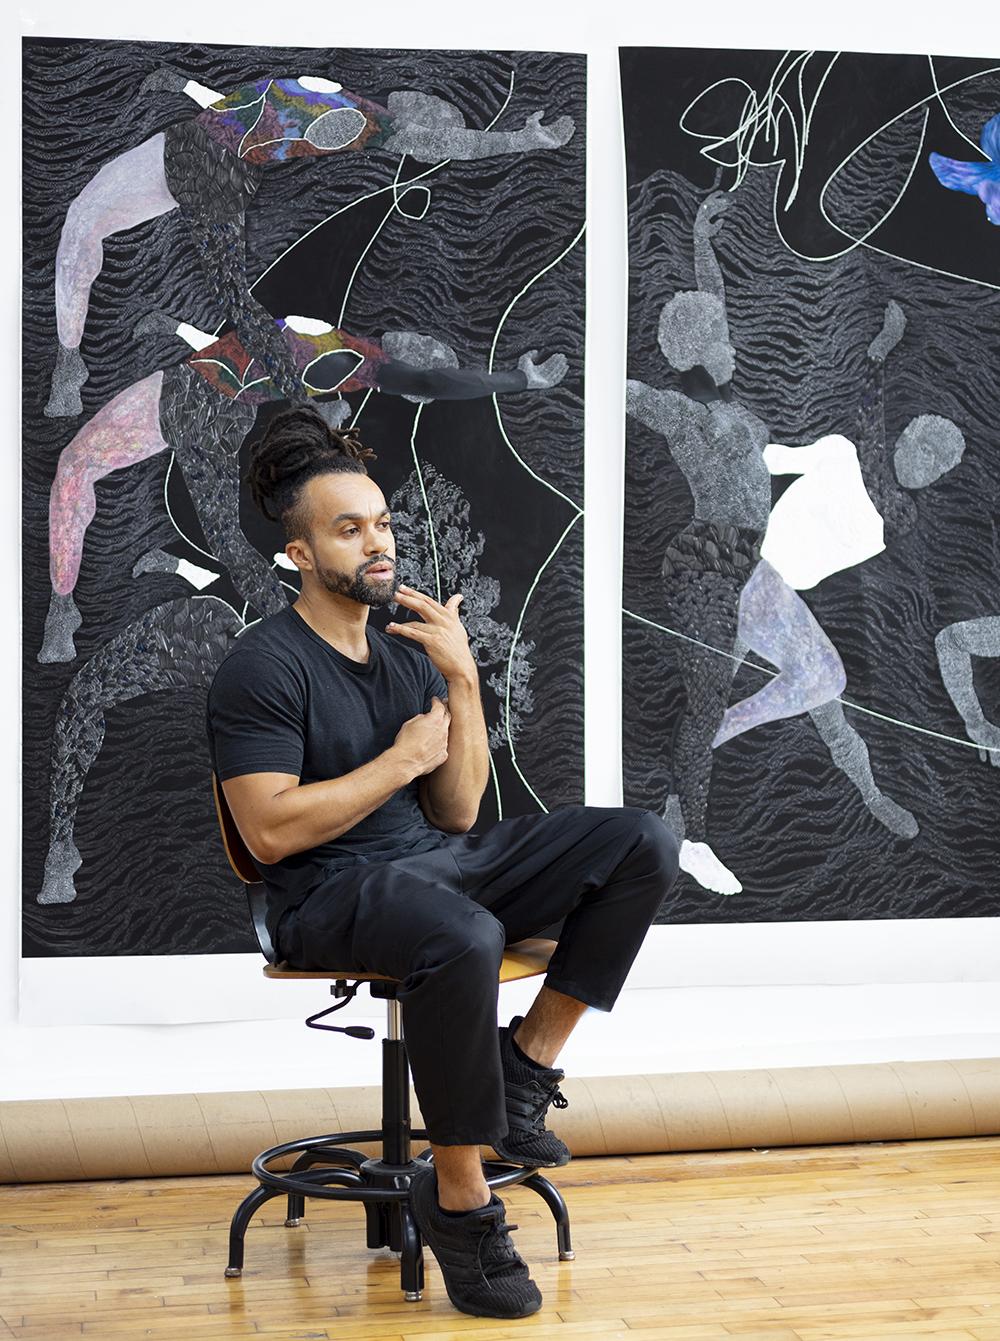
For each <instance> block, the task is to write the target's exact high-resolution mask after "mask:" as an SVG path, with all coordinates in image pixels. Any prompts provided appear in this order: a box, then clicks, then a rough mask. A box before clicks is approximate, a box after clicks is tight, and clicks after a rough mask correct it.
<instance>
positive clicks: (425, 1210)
mask: <svg viewBox="0 0 1000 1341" xmlns="http://www.w3.org/2000/svg"><path fill="white" fill-rule="evenodd" d="M435 1182H436V1179H431V1178H429V1177H426V1176H425V1177H423V1178H419V1179H418V1177H417V1176H416V1175H414V1177H413V1178H412V1179H411V1180H410V1207H411V1209H412V1211H413V1217H414V1219H415V1220H416V1222H417V1228H418V1229H419V1230H420V1233H421V1235H422V1236H423V1238H424V1240H425V1242H426V1243H427V1246H428V1247H429V1248H430V1250H431V1252H434V1243H433V1239H432V1238H431V1235H430V1234H428V1232H427V1230H426V1229H425V1228H424V1225H425V1224H429V1223H430V1220H431V1216H432V1213H433V1209H434V1202H435V1201H436V1200H437V1197H436V1194H435V1191H434V1184H435ZM414 1185H416V1187H415V1186H414ZM414 1191H416V1193H417V1195H416V1196H414ZM421 1221H423V1223H421ZM434 1256H435V1259H436V1258H437V1254H436V1253H435V1254H434ZM438 1269H439V1270H440V1271H441V1279H442V1280H443V1281H444V1288H445V1290H446V1291H447V1293H448V1298H449V1299H450V1300H451V1302H452V1304H453V1306H454V1307H455V1308H456V1309H458V1311H459V1313H468V1314H470V1315H471V1316H472V1317H475V1318H527V1317H529V1316H530V1315H531V1314H532V1313H537V1312H538V1310H539V1309H540V1308H541V1306H542V1302H543V1301H542V1300H541V1299H540V1300H539V1301H538V1303H537V1304H529V1305H528V1306H527V1307H525V1308H523V1309H521V1311H520V1312H519V1313H496V1312H490V1311H489V1310H488V1309H482V1308H475V1307H472V1308H467V1307H466V1306H465V1305H464V1304H463V1303H460V1302H459V1301H458V1300H457V1299H456V1298H455V1296H454V1295H453V1294H452V1292H451V1285H450V1283H449V1281H448V1277H447V1274H446V1273H445V1271H444V1268H443V1267H442V1266H441V1263H440V1262H438Z"/></svg>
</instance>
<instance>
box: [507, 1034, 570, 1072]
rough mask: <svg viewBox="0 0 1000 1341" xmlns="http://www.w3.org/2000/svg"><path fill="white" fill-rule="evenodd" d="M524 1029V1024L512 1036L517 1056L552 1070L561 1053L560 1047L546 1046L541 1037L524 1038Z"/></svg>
mask: <svg viewBox="0 0 1000 1341" xmlns="http://www.w3.org/2000/svg"><path fill="white" fill-rule="evenodd" d="M523 1029H524V1025H521V1026H520V1028H519V1029H518V1030H517V1031H516V1033H513V1034H511V1036H510V1041H511V1043H513V1045H514V1054H515V1056H519V1057H520V1058H521V1060H522V1061H526V1062H528V1063H529V1064H530V1065H533V1066H537V1067H541V1068H542V1069H543V1070H546V1071H548V1070H552V1068H553V1067H554V1066H555V1062H556V1057H557V1056H558V1055H559V1049H558V1048H553V1047H552V1046H548V1047H546V1046H545V1045H544V1044H543V1043H542V1041H541V1039H533V1038H531V1037H530V1036H529V1037H528V1038H524V1037H523V1034H522V1030H523Z"/></svg>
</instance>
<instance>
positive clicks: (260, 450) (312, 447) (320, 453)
mask: <svg viewBox="0 0 1000 1341" xmlns="http://www.w3.org/2000/svg"><path fill="white" fill-rule="evenodd" d="M366 460H372V461H377V460H378V457H377V456H376V455H375V453H374V452H373V451H372V449H371V448H370V447H365V446H364V444H363V443H362V441H361V437H360V434H359V432H358V430H357V429H356V428H343V429H342V428H331V427H330V425H329V424H328V423H327V422H326V420H325V419H324V418H323V416H322V415H321V414H320V413H319V412H318V411H317V410H315V409H313V408H312V406H310V405H291V406H289V407H288V409H285V410H281V411H280V412H279V413H278V414H276V415H275V416H274V418H273V419H272V420H271V422H270V423H269V424H268V426H267V428H266V429H265V431H264V435H263V437H262V438H260V440H259V441H258V442H256V443H255V444H254V446H253V448H252V449H251V453H250V465H249V468H248V470H247V474H246V479H245V483H246V484H247V485H248V486H249V489H250V493H251V496H252V497H253V501H254V503H255V504H256V505H257V507H258V508H259V509H260V511H261V512H262V513H263V514H264V516H265V517H267V519H268V520H269V521H281V520H282V519H283V517H284V516H285V514H286V513H288V512H289V511H290V510H291V509H292V508H294V507H295V506H296V503H297V502H298V495H299V491H300V490H301V488H302V486H303V485H304V484H306V483H307V482H308V481H309V480H310V479H312V478H313V476H314V475H324V474H327V473H329V472H330V471H334V472H344V473H350V474H358V475H367V473H368V472H367V470H366V469H365V466H364V462H365V461H366Z"/></svg>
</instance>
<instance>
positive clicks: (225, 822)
mask: <svg viewBox="0 0 1000 1341" xmlns="http://www.w3.org/2000/svg"><path fill="white" fill-rule="evenodd" d="M212 795H213V796H214V797H215V813H216V815H217V816H218V820H219V828H220V830H221V831H222V846H223V847H224V848H225V849H226V856H227V857H228V858H229V864H230V866H231V867H232V868H233V872H234V874H235V875H236V876H238V878H239V879H240V880H242V881H243V887H244V889H245V890H246V895H247V904H248V905H249V908H250V920H251V922H253V929H254V931H255V933H256V935H257V944H258V945H259V946H260V952H261V954H262V955H263V956H264V958H265V959H266V960H267V962H268V963H269V964H273V963H274V962H275V959H276V958H277V956H276V954H275V951H274V946H273V945H272V944H271V935H270V933H269V931H268V929H267V921H266V919H265V914H266V912H267V891H266V890H265V888H264V884H263V876H262V875H261V873H260V871H258V869H257V865H256V863H255V861H254V859H253V857H252V856H251V855H250V849H249V848H248V847H247V845H246V843H244V841H243V836H242V834H241V833H240V831H239V829H238V828H237V827H236V821H235V820H234V819H233V812H232V811H231V810H230V809H229V802H228V801H227V800H226V793H225V792H224V791H223V789H222V784H221V783H220V782H219V779H218V778H217V777H216V775H215V774H214V773H213V774H212Z"/></svg>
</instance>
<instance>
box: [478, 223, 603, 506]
mask: <svg viewBox="0 0 1000 1341" xmlns="http://www.w3.org/2000/svg"><path fill="white" fill-rule="evenodd" d="M586 228H587V225H586V223H584V224H582V225H581V227H580V231H579V232H578V233H577V235H576V237H575V238H574V239H573V241H572V242H571V243H570V244H569V246H568V247H564V248H563V250H562V251H561V252H560V253H559V255H558V256H557V257H556V258H555V260H552V261H550V262H549V263H548V265H546V266H543V268H542V269H541V270H539V272H538V274H537V275H534V276H532V278H531V279H529V280H528V282H527V284H525V286H524V288H523V289H521V291H520V293H516V294H515V295H514V297H513V298H512V299H511V300H510V302H509V303H508V304H507V308H506V310H505V312H504V314H503V316H502V317H501V318H500V324H499V325H498V326H497V328H496V332H495V334H494V336H493V343H492V344H491V345H490V358H489V362H488V363H487V365H486V371H487V372H492V371H493V360H494V358H495V357H496V351H497V341H498V340H499V339H500V332H501V331H502V330H503V325H504V322H505V321H506V320H507V318H508V317H509V316H510V314H511V312H512V311H513V308H514V304H515V303H516V302H517V301H518V299H519V298H523V297H524V295H525V294H526V293H527V292H528V290H529V289H530V288H531V286H532V285H533V284H535V283H536V282H537V281H538V280H540V279H541V277H542V276H543V275H544V274H547V273H548V271H550V270H551V269H552V268H553V267H554V266H557V265H558V264H559V262H560V261H561V260H562V259H563V257H564V256H568V255H569V253H570V252H571V251H572V250H573V248H574V247H575V246H576V244H577V243H578V242H579V241H580V239H581V238H582V237H583V235H584V233H585V231H586ZM492 399H493V410H494V413H495V414H496V417H497V424H498V425H499V427H500V435H501V437H502V438H503V440H504V442H505V443H506V444H507V446H508V448H509V449H510V451H511V453H512V454H513V456H515V457H516V458H517V460H518V462H519V463H520V464H521V465H522V466H523V467H524V469H525V470H526V471H527V472H528V474H529V475H531V476H532V477H533V478H534V479H536V480H537V481H538V482H539V484H544V485H545V487H546V489H551V490H552V492H553V493H554V494H558V495H559V497H560V498H561V499H563V500H564V502H566V503H569V504H570V506H571V507H575V508H576V509H577V510H578V511H580V510H581V509H580V505H579V504H578V503H577V502H576V501H575V500H574V499H572V498H569V497H568V496H567V495H566V494H564V493H563V491H562V490H561V489H557V488H556V486H555V485H554V484H550V483H549V481H548V480H546V479H543V478H542V476H541V475H539V474H538V473H537V471H534V470H532V469H531V467H530V466H529V465H528V463H527V462H526V461H525V460H524V459H523V458H522V457H521V456H520V455H519V454H518V452H517V451H516V450H515V448H514V444H513V443H512V442H511V440H510V438H509V437H508V436H507V430H506V428H505V427H504V422H503V417H502V416H501V414H500V405H499V402H498V400H497V394H496V392H494V393H493V397H492Z"/></svg>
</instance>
